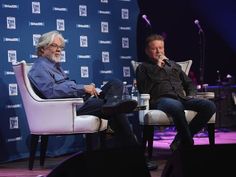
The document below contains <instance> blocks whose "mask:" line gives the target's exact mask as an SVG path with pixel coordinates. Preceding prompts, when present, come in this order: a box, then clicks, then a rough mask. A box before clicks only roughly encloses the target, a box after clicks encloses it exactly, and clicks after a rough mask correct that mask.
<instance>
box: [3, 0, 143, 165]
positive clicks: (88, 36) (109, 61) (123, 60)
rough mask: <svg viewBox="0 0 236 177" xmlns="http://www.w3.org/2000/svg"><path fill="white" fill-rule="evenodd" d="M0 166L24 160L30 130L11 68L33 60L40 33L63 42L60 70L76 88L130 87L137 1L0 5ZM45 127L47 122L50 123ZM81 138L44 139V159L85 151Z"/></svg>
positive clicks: (7, 1)
mask: <svg viewBox="0 0 236 177" xmlns="http://www.w3.org/2000/svg"><path fill="white" fill-rule="evenodd" d="M0 3H1V4H0V53H1V59H0V162H5V161H11V160H15V159H20V158H25V157H28V155H29V149H28V148H29V129H28V125H27V121H26V116H25V113H24V107H23V104H22V100H21V97H20V93H19V90H18V86H17V83H16V79H15V75H14V72H13V69H12V62H14V61H20V60H26V61H27V62H34V60H35V59H36V54H35V46H36V44H37V41H38V38H39V37H40V35H41V34H42V33H45V32H48V31H51V30H58V31H59V32H61V33H62V34H63V36H64V37H65V39H66V47H65V50H64V51H63V55H62V61H61V62H62V66H63V68H64V69H65V70H66V72H67V74H68V75H69V77H70V78H71V79H73V80H76V81H77V83H91V82H93V83H95V84H96V85H97V86H100V85H103V84H104V83H105V82H106V81H108V80H109V79H111V78H119V79H121V80H123V81H127V82H128V83H129V84H131V83H132V78H133V73H132V67H131V65H130V61H131V60H132V59H136V53H137V52H136V23H137V16H138V13H139V9H138V5H137V2H136V0H89V1H85V0H60V1H58V0H50V1H46V0H38V1H37V0H35V1H31V0H24V1H18V0H0ZM49 121H50V120H49ZM84 146H85V145H84V138H83V136H82V135H81V136H78V135H77V136H57V137H50V138H49V145H48V152H47V155H49V156H56V155H61V154H63V153H69V152H74V151H75V150H76V151H77V150H80V149H81V150H83V149H84Z"/></svg>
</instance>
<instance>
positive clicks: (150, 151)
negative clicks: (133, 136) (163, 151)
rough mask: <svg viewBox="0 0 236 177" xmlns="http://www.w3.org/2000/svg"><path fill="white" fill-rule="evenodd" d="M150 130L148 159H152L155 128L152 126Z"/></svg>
mask: <svg viewBox="0 0 236 177" xmlns="http://www.w3.org/2000/svg"><path fill="white" fill-rule="evenodd" d="M148 128H149V130H148V158H149V159H152V151H153V137H154V126H153V125H151V126H149V127H148Z"/></svg>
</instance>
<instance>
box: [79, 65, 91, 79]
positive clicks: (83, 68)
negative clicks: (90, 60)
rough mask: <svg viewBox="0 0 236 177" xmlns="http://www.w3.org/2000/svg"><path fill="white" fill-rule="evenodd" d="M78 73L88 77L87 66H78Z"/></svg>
mask: <svg viewBox="0 0 236 177" xmlns="http://www.w3.org/2000/svg"><path fill="white" fill-rule="evenodd" d="M80 75H81V77H82V78H88V77H89V69H88V66H81V67H80Z"/></svg>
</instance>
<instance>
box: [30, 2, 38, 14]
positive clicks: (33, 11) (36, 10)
mask: <svg viewBox="0 0 236 177" xmlns="http://www.w3.org/2000/svg"><path fill="white" fill-rule="evenodd" d="M32 13H33V14H40V2H32Z"/></svg>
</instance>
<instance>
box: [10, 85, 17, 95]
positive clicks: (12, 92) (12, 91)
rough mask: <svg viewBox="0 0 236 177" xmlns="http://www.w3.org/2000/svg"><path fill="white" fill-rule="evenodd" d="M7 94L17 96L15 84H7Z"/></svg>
mask: <svg viewBox="0 0 236 177" xmlns="http://www.w3.org/2000/svg"><path fill="white" fill-rule="evenodd" d="M8 92H9V96H17V95H18V92H17V84H15V83H14V84H8Z"/></svg>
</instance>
